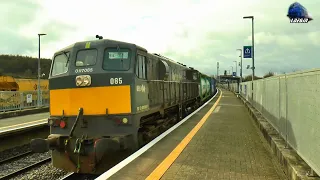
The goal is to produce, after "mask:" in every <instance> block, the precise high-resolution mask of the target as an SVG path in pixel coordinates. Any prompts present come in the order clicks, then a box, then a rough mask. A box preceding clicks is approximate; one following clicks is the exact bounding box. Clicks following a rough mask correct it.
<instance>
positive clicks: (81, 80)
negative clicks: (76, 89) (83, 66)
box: [76, 76, 83, 86]
mask: <svg viewBox="0 0 320 180" xmlns="http://www.w3.org/2000/svg"><path fill="white" fill-rule="evenodd" d="M82 83H83V79H82V77H81V76H77V77H76V85H77V86H80V85H81V84H82Z"/></svg>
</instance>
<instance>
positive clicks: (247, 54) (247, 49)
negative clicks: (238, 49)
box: [243, 46, 252, 58]
mask: <svg viewBox="0 0 320 180" xmlns="http://www.w3.org/2000/svg"><path fill="white" fill-rule="evenodd" d="M243 58H252V46H243Z"/></svg>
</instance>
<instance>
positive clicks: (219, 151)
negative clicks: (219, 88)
mask: <svg viewBox="0 0 320 180" xmlns="http://www.w3.org/2000/svg"><path fill="white" fill-rule="evenodd" d="M268 150H269V149H268V147H267V145H266V143H265V142H264V140H263V138H262V136H261V135H260V134H259V133H258V129H257V128H256V127H255V126H254V125H253V121H252V119H251V117H250V116H249V113H248V112H247V110H246V109H245V107H244V105H243V104H242V103H241V102H240V100H239V99H237V98H236V96H235V95H234V94H233V93H231V92H228V91H223V94H222V98H221V100H220V102H219V103H218V106H217V107H216V108H215V110H214V111H213V113H212V114H211V115H210V116H209V118H208V119H207V121H206V122H205V124H204V125H203V126H202V128H201V129H200V130H199V131H198V132H197V134H196V135H195V136H194V137H193V139H192V140H191V141H190V143H189V144H188V145H187V147H186V148H185V149H184V150H183V152H182V153H181V154H180V156H179V157H178V158H177V159H176V161H175V162H174V163H173V164H172V165H171V167H170V168H169V169H168V170H167V171H166V173H165V174H164V176H162V178H161V179H214V180H219V179H230V180H231V179H241V180H242V179H245V180H247V179H263V180H269V179H270V180H283V179H286V177H285V176H284V173H283V171H281V169H280V167H279V164H277V162H276V160H274V159H273V157H272V155H271V153H270V151H268Z"/></svg>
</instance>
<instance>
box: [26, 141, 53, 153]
mask: <svg viewBox="0 0 320 180" xmlns="http://www.w3.org/2000/svg"><path fill="white" fill-rule="evenodd" d="M30 148H31V150H32V151H33V152H36V153H44V152H48V151H49V143H48V141H47V140H46V139H40V138H37V139H32V140H31V142H30Z"/></svg>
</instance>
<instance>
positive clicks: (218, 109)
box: [213, 106, 221, 113]
mask: <svg viewBox="0 0 320 180" xmlns="http://www.w3.org/2000/svg"><path fill="white" fill-rule="evenodd" d="M220 108H221V106H217V108H216V109H215V110H214V111H213V113H218V112H219V111H220Z"/></svg>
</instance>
